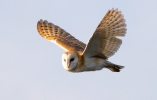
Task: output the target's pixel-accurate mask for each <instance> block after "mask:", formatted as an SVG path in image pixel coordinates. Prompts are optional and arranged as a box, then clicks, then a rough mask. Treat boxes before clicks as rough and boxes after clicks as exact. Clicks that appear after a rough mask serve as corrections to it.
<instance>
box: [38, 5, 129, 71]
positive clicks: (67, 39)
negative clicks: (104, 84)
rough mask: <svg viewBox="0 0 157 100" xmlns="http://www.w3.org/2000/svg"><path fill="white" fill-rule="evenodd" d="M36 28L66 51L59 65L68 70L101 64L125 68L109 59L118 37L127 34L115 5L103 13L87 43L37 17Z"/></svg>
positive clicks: (120, 14) (117, 45)
mask: <svg viewBox="0 0 157 100" xmlns="http://www.w3.org/2000/svg"><path fill="white" fill-rule="evenodd" d="M37 30H38V33H39V34H40V35H41V36H42V37H43V38H45V39H46V40H48V41H51V42H54V43H55V44H57V45H58V46H60V47H61V48H63V49H64V50H65V51H66V52H65V53H63V55H62V65H63V67H64V69H65V70H67V71H69V72H85V71H96V70H101V69H103V68H107V69H109V70H111V71H112V72H120V70H121V69H122V68H124V66H121V65H117V64H114V63H111V62H109V61H108V58H109V57H110V56H112V55H113V54H115V52H116V51H117V50H118V49H119V47H120V45H121V43H122V40H121V39H119V38H118V37H119V36H124V35H125V34H126V24H125V19H124V17H123V14H122V13H121V11H118V9H113V8H112V9H111V10H109V11H108V12H107V13H106V15H105V16H104V18H103V19H102V21H101V22H100V24H99V25H98V26H97V28H96V30H95V32H94V33H93V35H92V37H91V38H90V39H89V42H88V43H87V44H84V43H83V42H81V41H79V40H78V39H76V38H75V37H74V36H72V35H71V34H69V33H68V32H66V31H65V30H63V29H62V28H60V27H59V26H57V25H54V24H52V23H49V22H48V21H46V20H45V21H43V20H39V21H38V23H37Z"/></svg>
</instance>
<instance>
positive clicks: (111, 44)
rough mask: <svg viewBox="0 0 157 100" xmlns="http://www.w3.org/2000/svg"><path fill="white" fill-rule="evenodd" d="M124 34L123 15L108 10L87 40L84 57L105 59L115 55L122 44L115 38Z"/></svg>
mask: <svg viewBox="0 0 157 100" xmlns="http://www.w3.org/2000/svg"><path fill="white" fill-rule="evenodd" d="M125 34H126V24H125V20H124V17H123V14H122V13H121V11H118V9H111V10H109V11H108V12H107V13H106V15H105V16H104V18H103V19H102V21H101V22H100V24H99V25H98V27H97V28H96V31H95V32H94V34H93V36H92V37H91V39H90V40H89V42H88V44H87V47H86V49H85V50H84V55H87V56H91V57H92V56H96V57H100V58H104V59H107V58H108V57H110V56H112V55H113V54H115V52H116V51H117V50H118V49H119V47H120V45H121V43H122V40H121V39H119V38H117V36H124V35H125Z"/></svg>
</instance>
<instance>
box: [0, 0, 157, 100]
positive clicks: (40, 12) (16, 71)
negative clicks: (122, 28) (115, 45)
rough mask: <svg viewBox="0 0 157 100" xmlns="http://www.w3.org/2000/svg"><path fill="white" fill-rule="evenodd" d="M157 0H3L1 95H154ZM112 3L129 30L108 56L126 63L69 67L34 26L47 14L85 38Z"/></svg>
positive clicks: (81, 98)
mask: <svg viewBox="0 0 157 100" xmlns="http://www.w3.org/2000/svg"><path fill="white" fill-rule="evenodd" d="M156 4H157V1H155V0H149V1H148V0H138V1H137V0H121V1H119V0H90V1H89V0H88V1H87V0H86V1H85V0H79V1H74V0H64V1H63V0H62V1H61V0H42V1H40V0H33V1H32V0H27V1H24V0H23V1H22V0H1V2H0V18H1V24H0V28H1V32H0V40H1V42H0V100H157V95H156V93H157V78H156V76H157V53H156V52H157V45H156V43H157V20H156V18H157V6H156ZM111 8H118V9H119V10H121V11H122V13H123V14H124V18H125V19H126V24H127V34H126V36H125V37H124V38H122V40H123V44H122V45H121V47H120V49H119V51H118V52H117V53H116V54H115V55H113V56H112V57H111V58H109V60H110V61H111V62H113V63H116V64H120V65H124V66H125V68H124V69H123V70H122V71H121V72H120V73H113V72H111V71H109V70H107V69H103V70H101V71H95V72H83V73H70V72H67V71H65V70H64V69H63V67H62V63H61V55H62V53H63V52H64V50H62V49H61V48H60V47H58V46H57V45H55V44H53V43H51V42H48V41H46V40H44V39H43V38H42V37H41V36H40V35H39V34H38V32H37V29H36V24H37V21H38V20H39V19H44V20H45V19H46V20H48V21H50V22H52V23H54V24H56V25H58V26H60V27H62V28H63V29H64V30H66V31H67V32H69V33H71V34H72V35H73V36H75V37H76V38H78V39H79V40H81V41H83V42H84V43H87V42H88V40H89V38H90V37H91V36H92V34H93V32H94V30H95V28H96V27H97V25H98V24H99V22H100V21H101V19H102V18H103V17H104V15H105V14H106V12H107V11H108V10H109V9H111Z"/></svg>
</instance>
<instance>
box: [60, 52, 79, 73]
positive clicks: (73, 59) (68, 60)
mask: <svg viewBox="0 0 157 100" xmlns="http://www.w3.org/2000/svg"><path fill="white" fill-rule="evenodd" d="M77 64H78V55H77V53H76V52H65V53H63V55H62V65H63V67H64V69H65V70H67V71H71V70H73V69H74V68H76V67H77Z"/></svg>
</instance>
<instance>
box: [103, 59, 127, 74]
mask: <svg viewBox="0 0 157 100" xmlns="http://www.w3.org/2000/svg"><path fill="white" fill-rule="evenodd" d="M105 68H108V69H109V70H111V71H112V72H120V69H122V68H124V66H121V65H116V64H113V63H111V62H109V61H107V62H106V66H105Z"/></svg>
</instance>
